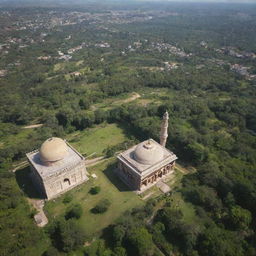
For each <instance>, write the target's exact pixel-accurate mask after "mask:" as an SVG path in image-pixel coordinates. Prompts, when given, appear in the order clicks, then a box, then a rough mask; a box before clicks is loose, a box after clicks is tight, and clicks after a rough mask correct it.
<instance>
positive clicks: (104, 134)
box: [70, 124, 126, 156]
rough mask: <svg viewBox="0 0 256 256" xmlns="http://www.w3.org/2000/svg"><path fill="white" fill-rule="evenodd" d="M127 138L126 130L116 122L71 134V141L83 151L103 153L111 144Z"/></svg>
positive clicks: (96, 153)
mask: <svg viewBox="0 0 256 256" xmlns="http://www.w3.org/2000/svg"><path fill="white" fill-rule="evenodd" d="M125 140H126V135H125V133H124V130H123V129H122V128H120V127H119V126H118V125H116V124H102V125H100V126H97V127H95V128H91V129H88V130H85V131H81V132H75V133H72V134H70V142H71V144H72V145H74V147H75V148H76V149H77V150H78V151H79V152H81V153H83V154H86V155H88V156H90V155H91V154H93V156H95V155H102V154H103V152H104V150H106V149H107V148H108V147H110V146H116V145H118V144H120V143H122V142H124V141H125Z"/></svg>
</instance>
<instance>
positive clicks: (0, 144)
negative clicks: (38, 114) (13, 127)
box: [0, 129, 34, 148]
mask: <svg viewBox="0 0 256 256" xmlns="http://www.w3.org/2000/svg"><path fill="white" fill-rule="evenodd" d="M33 132H34V131H33V129H20V131H19V132H18V133H17V134H12V135H6V136H5V137H4V138H2V139H1V140H0V148H4V147H8V146H12V145H13V144H19V143H22V142H23V141H24V140H26V139H27V138H28V137H29V136H30V135H32V134H33Z"/></svg>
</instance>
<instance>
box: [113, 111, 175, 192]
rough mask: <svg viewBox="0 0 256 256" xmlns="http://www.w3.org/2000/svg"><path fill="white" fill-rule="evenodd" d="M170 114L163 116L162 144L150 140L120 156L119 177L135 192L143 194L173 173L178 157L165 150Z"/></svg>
mask: <svg viewBox="0 0 256 256" xmlns="http://www.w3.org/2000/svg"><path fill="white" fill-rule="evenodd" d="M168 119H169V116H168V113H167V112H166V113H165V114H164V116H163V122H162V125H161V132H160V144H159V143H158V142H156V141H155V140H153V139H149V140H146V141H143V142H141V143H139V144H138V145H135V146H133V147H131V148H129V149H128V150H126V151H124V152H123V153H121V154H119V155H118V157H117V158H118V170H117V174H118V176H119V177H120V178H121V179H122V180H123V181H124V182H125V183H126V184H127V185H128V186H129V187H130V188H131V189H133V190H137V191H139V192H143V191H144V190H146V189H148V188H149V187H151V186H152V185H154V184H155V183H157V182H158V181H159V180H161V179H162V178H164V177H166V176H167V175H169V174H171V173H173V171H174V165H175V161H176V160H177V156H176V155H175V154H174V153H173V152H171V151H169V150H168V149H167V148H165V144H166V140H167V137H168V133H167V130H168Z"/></svg>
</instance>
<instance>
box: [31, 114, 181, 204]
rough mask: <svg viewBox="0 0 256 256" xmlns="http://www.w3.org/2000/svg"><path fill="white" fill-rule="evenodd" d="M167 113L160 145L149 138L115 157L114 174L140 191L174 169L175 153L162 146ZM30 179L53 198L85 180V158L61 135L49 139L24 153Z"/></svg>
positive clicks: (166, 118) (165, 136) (41, 190)
mask: <svg viewBox="0 0 256 256" xmlns="http://www.w3.org/2000/svg"><path fill="white" fill-rule="evenodd" d="M168 120H169V115H168V112H166V113H165V114H164V116H163V121H162V125H161V132H160V144H159V143H158V142H156V141H155V140H153V139H148V140H146V141H143V142H141V143H139V144H138V145H135V146H133V147H131V148H129V149H128V150H126V151H124V152H122V153H120V154H119V155H118V156H117V159H118V169H117V170H116V174H117V175H118V176H119V178H120V179H121V180H122V181H123V182H124V183H125V184H127V185H128V186H129V187H130V189H131V190H135V191H138V192H143V191H145V190H146V189H148V188H150V187H151V186H153V185H154V184H156V183H157V182H158V181H159V180H161V179H163V178H165V177H166V176H168V175H170V174H171V173H173V172H174V166H175V161H176V159H177V156H176V155H175V154H174V153H173V152H171V151H169V150H168V149H167V148H166V147H165V145H166V141H167V137H168ZM26 156H27V159H28V162H29V164H30V168H31V178H32V181H33V183H34V184H35V186H36V188H37V189H38V190H39V191H40V192H41V194H42V196H44V197H45V198H47V199H52V198H55V197H57V196H59V195H60V194H63V193H65V192H66V191H68V190H70V189H72V188H74V187H76V186H78V185H80V184H82V183H83V182H85V181H87V180H88V179H89V178H88V176H89V174H88V173H87V171H86V167H85V158H84V157H83V156H82V155H81V154H80V153H79V152H78V151H76V150H75V149H74V148H73V147H72V146H71V145H70V144H68V143H67V142H66V141H64V140H62V139H60V138H56V137H53V138H49V139H47V140H46V141H45V142H44V143H43V144H42V145H41V147H40V149H37V150H34V151H32V152H30V153H27V154H26Z"/></svg>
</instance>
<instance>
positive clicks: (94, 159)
mask: <svg viewBox="0 0 256 256" xmlns="http://www.w3.org/2000/svg"><path fill="white" fill-rule="evenodd" d="M104 158H105V157H104V156H100V157H96V158H93V159H90V160H85V165H86V167H90V166H93V165H95V164H97V163H99V162H101V161H103V160H105V159H104Z"/></svg>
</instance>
